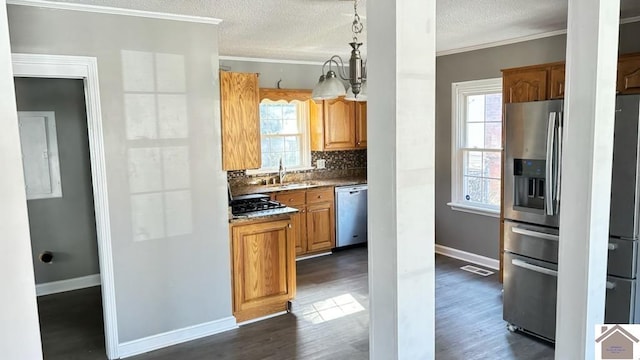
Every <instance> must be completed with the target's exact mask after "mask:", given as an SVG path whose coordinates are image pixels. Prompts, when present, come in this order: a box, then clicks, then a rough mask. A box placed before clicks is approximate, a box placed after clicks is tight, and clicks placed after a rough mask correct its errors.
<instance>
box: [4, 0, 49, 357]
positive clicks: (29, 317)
mask: <svg viewBox="0 0 640 360" xmlns="http://www.w3.org/2000/svg"><path fill="white" fill-rule="evenodd" d="M0 94H2V95H0V119H2V121H0V169H2V176H0V199H2V200H1V201H0V219H2V220H1V221H0V254H2V255H3V256H2V261H0V274H1V275H0V276H1V277H0V279H1V281H0V285H1V286H2V294H3V296H1V297H0V324H1V327H0V353H2V357H3V358H6V359H41V358H42V353H41V345H40V327H39V324H38V313H37V308H36V289H35V280H34V276H33V264H32V262H31V242H30V241H29V222H28V219H27V199H26V195H25V192H24V179H23V175H22V155H21V151H20V137H19V135H18V118H17V113H16V111H17V110H16V101H15V94H14V89H13V70H12V68H11V52H10V48H9V32H8V26H7V13H6V4H5V1H4V0H1V1H0Z"/></svg>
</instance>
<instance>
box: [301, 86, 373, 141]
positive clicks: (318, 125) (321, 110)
mask: <svg viewBox="0 0 640 360" xmlns="http://www.w3.org/2000/svg"><path fill="white" fill-rule="evenodd" d="M366 106H367V104H366V103H365V102H355V101H347V100H344V98H338V99H334V100H325V101H322V102H320V103H317V104H316V106H315V109H313V111H312V113H313V116H311V150H313V151H331V150H354V149H362V148H366V147H367V133H366V131H367V107H366Z"/></svg>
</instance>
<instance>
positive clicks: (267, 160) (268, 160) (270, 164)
mask: <svg viewBox="0 0 640 360" xmlns="http://www.w3.org/2000/svg"><path fill="white" fill-rule="evenodd" d="M279 159H280V156H279V155H278V154H274V153H263V154H262V167H263V168H277V167H278V160H279Z"/></svg>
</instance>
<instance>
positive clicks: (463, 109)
mask: <svg viewBox="0 0 640 360" xmlns="http://www.w3.org/2000/svg"><path fill="white" fill-rule="evenodd" d="M493 93H500V94H502V78H491V79H482V80H471V81H462V82H454V83H452V84H451V201H450V202H449V203H447V205H449V206H450V207H451V209H452V210H457V211H463V212H468V213H473V214H478V215H485V216H491V217H496V218H499V217H500V207H501V205H498V206H491V205H488V204H480V203H476V202H470V201H467V200H465V199H464V196H463V186H464V169H463V167H464V150H471V149H470V148H468V147H466V146H463V145H464V144H465V135H466V133H465V125H466V121H467V120H466V115H467V104H466V98H467V97H468V96H470V95H486V94H493ZM502 111H503V112H504V109H502ZM503 125H504V123H503ZM477 150H478V151H482V152H493V151H495V152H498V153H502V146H501V147H500V148H499V149H489V148H477ZM502 170H503V169H502V163H501V169H500V174H501V175H500V181H502Z"/></svg>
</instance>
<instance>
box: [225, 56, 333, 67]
mask: <svg viewBox="0 0 640 360" xmlns="http://www.w3.org/2000/svg"><path fill="white" fill-rule="evenodd" d="M218 58H219V59H220V60H225V61H248V62H259V63H272V64H297V65H323V64H324V61H307V60H279V59H267V58H254V57H244V56H230V55H220V56H219V57H218Z"/></svg>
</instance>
